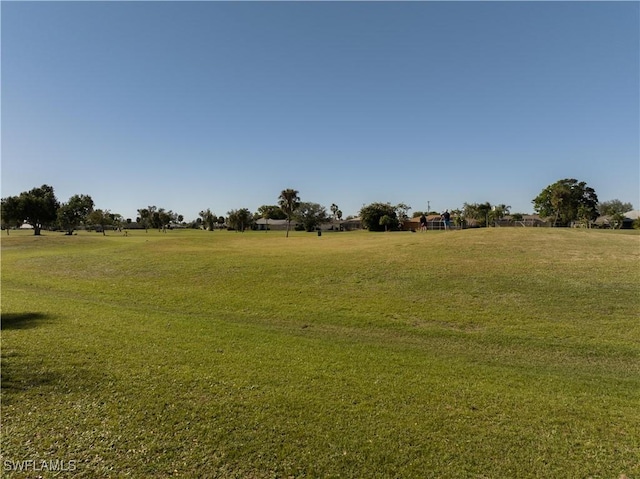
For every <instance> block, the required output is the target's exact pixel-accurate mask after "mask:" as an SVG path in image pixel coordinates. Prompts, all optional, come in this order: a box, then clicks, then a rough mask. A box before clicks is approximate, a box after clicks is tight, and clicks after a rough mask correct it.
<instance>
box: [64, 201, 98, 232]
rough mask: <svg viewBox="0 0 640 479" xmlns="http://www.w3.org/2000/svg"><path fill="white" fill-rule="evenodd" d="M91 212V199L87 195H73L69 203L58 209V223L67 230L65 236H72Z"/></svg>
mask: <svg viewBox="0 0 640 479" xmlns="http://www.w3.org/2000/svg"><path fill="white" fill-rule="evenodd" d="M92 211H93V199H92V198H91V196H89V195H73V196H72V197H71V198H69V201H68V202H66V203H64V204H62V205H61V206H60V208H59V209H58V222H59V223H60V226H61V227H62V228H64V229H65V230H67V234H68V235H70V234H73V230H75V229H76V228H77V227H78V226H79V225H80V224H82V223H84V222H85V221H86V220H87V217H88V216H89V214H90V213H91V212H92Z"/></svg>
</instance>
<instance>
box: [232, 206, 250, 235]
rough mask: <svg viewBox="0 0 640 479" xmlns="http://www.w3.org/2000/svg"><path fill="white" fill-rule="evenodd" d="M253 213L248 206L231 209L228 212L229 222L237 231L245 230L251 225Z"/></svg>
mask: <svg viewBox="0 0 640 479" xmlns="http://www.w3.org/2000/svg"><path fill="white" fill-rule="evenodd" d="M251 222H252V215H251V212H250V211H249V210H248V209H247V208H241V209H239V210H231V211H229V212H228V213H227V224H228V225H229V227H230V228H233V229H234V230H236V231H240V232H244V230H245V229H246V228H249V227H250V226H251Z"/></svg>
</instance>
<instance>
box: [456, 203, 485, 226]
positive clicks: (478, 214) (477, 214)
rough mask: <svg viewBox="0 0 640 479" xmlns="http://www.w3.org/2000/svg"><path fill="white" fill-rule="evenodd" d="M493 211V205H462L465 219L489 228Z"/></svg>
mask: <svg viewBox="0 0 640 479" xmlns="http://www.w3.org/2000/svg"><path fill="white" fill-rule="evenodd" d="M491 211H492V206H491V203H489V202H488V201H487V202H485V203H471V204H470V203H465V204H464V205H462V213H463V215H464V217H465V218H471V219H474V220H476V221H477V222H478V224H481V225H484V226H489V216H490V213H491Z"/></svg>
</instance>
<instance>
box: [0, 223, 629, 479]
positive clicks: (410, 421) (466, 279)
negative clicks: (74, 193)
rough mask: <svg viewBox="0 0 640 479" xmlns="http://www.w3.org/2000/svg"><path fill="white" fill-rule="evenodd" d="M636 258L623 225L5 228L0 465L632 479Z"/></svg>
mask: <svg viewBox="0 0 640 479" xmlns="http://www.w3.org/2000/svg"><path fill="white" fill-rule="evenodd" d="M639 265H640V236H639V235H638V233H637V232H612V231H586V230H570V229H542V228H531V229H515V228H502V229H500V228H497V229H481V230H467V231H452V232H428V233H414V234H412V233H380V234H374V233H367V232H351V233H326V234H323V236H321V237H318V236H317V235H313V234H308V233H298V232H296V233H293V234H292V236H291V237H289V238H288V239H287V238H285V237H284V233H281V232H269V233H265V232H251V233H244V234H240V233H230V232H214V233H210V232H202V231H171V232H168V233H166V234H162V233H158V232H151V231H150V232H149V233H145V232H144V231H142V232H139V231H134V232H132V233H131V234H130V235H129V236H128V237H124V236H121V235H118V234H115V233H112V234H110V235H108V236H106V237H103V236H102V235H99V234H95V233H79V234H78V235H76V236H71V237H68V236H63V235H61V234H57V233H46V234H44V235H43V236H42V237H34V236H31V235H30V234H29V233H26V232H15V233H14V232H12V233H11V235H10V236H6V235H4V236H3V237H2V443H1V446H2V448H1V449H2V469H3V476H5V477H37V476H42V477H91V478H93V477H95V478H109V477H114V478H116V477H135V478H163V477H184V478H194V477H201V478H254V479H257V478H291V477H293V478H303V477H306V478H332V477H336V478H337V477H343V478H344V477H346V478H529V477H530V478H556V477H563V478H619V477H624V476H626V477H628V478H638V477H640V321H639V319H640V301H639V300H640V295H639V292H640V268H639ZM56 460H57V461H66V463H59V465H61V466H62V467H65V466H66V467H67V470H66V471H62V472H60V471H47V470H46V467H45V468H44V469H45V470H42V469H43V461H44V462H45V464H44V466H47V465H48V464H51V463H50V462H49V463H47V461H56ZM24 461H33V463H25V462H24ZM53 465H54V466H55V462H53ZM20 466H22V467H28V468H30V469H29V470H28V471H26V472H17V471H16V470H15V469H17V468H18V467H20ZM37 468H39V469H40V470H38V471H37V472H36V471H35V469H37ZM56 474H57V475H56Z"/></svg>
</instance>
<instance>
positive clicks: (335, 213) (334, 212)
mask: <svg viewBox="0 0 640 479" xmlns="http://www.w3.org/2000/svg"><path fill="white" fill-rule="evenodd" d="M339 210H340V208H338V205H336V204H335V203H332V204H331V214H332V215H333V220H334V221H335V220H336V219H337V218H338V211H339Z"/></svg>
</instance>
